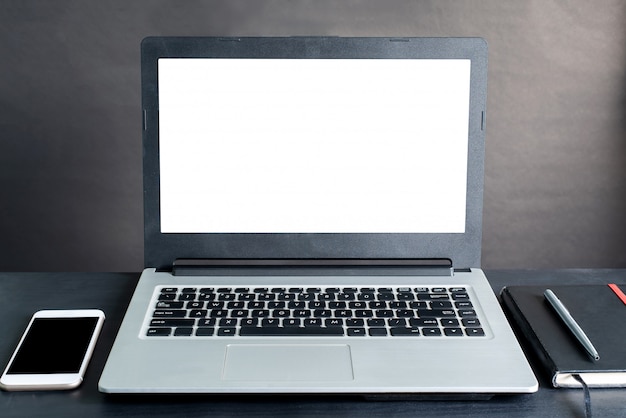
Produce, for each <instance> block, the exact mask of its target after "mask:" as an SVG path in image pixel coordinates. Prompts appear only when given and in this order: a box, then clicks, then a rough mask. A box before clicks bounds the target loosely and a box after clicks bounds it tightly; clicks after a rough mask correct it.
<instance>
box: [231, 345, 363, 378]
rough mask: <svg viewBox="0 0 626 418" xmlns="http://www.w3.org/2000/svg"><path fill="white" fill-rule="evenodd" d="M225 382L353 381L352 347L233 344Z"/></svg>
mask: <svg viewBox="0 0 626 418" xmlns="http://www.w3.org/2000/svg"><path fill="white" fill-rule="evenodd" d="M222 379H223V380H241V381H281V382H284V381H349V380H353V379H354V376H353V373H352V359H351V355H350V346H348V345H345V344H328V345H318V344H316V345H300V344H270V345H265V344H263V345H262V344H231V345H229V346H227V347H226V357H225V362H224V369H223V373H222Z"/></svg>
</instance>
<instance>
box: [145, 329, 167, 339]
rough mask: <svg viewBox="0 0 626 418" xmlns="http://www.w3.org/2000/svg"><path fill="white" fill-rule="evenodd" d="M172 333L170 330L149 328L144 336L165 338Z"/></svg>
mask: <svg viewBox="0 0 626 418" xmlns="http://www.w3.org/2000/svg"><path fill="white" fill-rule="evenodd" d="M171 333H172V329H171V328H149V329H148V332H147V333H146V335H147V336H148V337H167V336H169V335H170V334H171Z"/></svg>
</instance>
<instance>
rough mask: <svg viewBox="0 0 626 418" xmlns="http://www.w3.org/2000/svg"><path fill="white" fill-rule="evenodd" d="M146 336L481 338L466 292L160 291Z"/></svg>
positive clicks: (345, 289) (421, 289)
mask: <svg viewBox="0 0 626 418" xmlns="http://www.w3.org/2000/svg"><path fill="white" fill-rule="evenodd" d="M148 311H149V312H148V319H147V323H146V326H145V328H144V332H145V336H147V337H202V338H205V337H236V336H240V337H270V336H271V337H274V336H287V337H295V336H312V337H321V336H333V337H342V336H346V337H482V336H485V332H484V330H483V327H482V325H481V320H480V318H479V317H478V315H477V313H476V311H475V309H474V305H473V303H472V301H471V300H470V295H469V293H468V291H467V288H465V287H416V288H413V287H319V288H317V287H307V288H293V287H292V288H282V287H281V288H264V287H261V288H247V287H232V288H231V287H219V288H218V287H215V288H214V287H166V286H161V287H157V289H156V290H155V295H154V298H153V300H152V301H151V303H150V307H149V308H148Z"/></svg>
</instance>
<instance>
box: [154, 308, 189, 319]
mask: <svg viewBox="0 0 626 418" xmlns="http://www.w3.org/2000/svg"><path fill="white" fill-rule="evenodd" d="M152 316H153V317H154V318H184V317H185V316H187V311H186V310H184V309H157V310H156V311H154V313H153V314H152Z"/></svg>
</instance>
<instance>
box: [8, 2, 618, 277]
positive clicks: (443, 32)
mask: <svg viewBox="0 0 626 418" xmlns="http://www.w3.org/2000/svg"><path fill="white" fill-rule="evenodd" d="M148 35H225V36H227V35H231V36H246V35H268V36H269V35H276V36H283V35H285V36H286V35H339V36H481V37H484V38H485V39H487V41H488V43H489V46H490V68H489V98H488V118H487V162H486V180H485V209H484V238H483V267H485V268H509V267H510V268H551V267H626V198H625V196H626V118H625V116H626V2H624V1H623V0H602V1H594V2H589V1H586V0H572V1H545V0H535V1H519V0H514V1H511V0H482V1H481V0H474V1H463V0H431V1H417V0H416V1H410V0H366V1H356V0H344V1H341V0H336V1H328V0H310V1H295V0H292V1H285V0H282V1H281V0H251V1H244V0H225V1H199V0H196V1H191V0H188V1H175V0H172V1H165V0H137V1H129V0H112V1H99V0H76V1H69V0H55V1H47V0H41V1H33V0H2V1H1V2H0V270H3V271H25V270H26V271H45V270H53V271H72V270H75V271H139V270H140V269H141V268H142V267H143V250H142V245H143V244H142V239H143V238H142V200H141V199H142V186H141V131H140V121H141V118H140V94H139V93H140V78H139V43H140V41H141V39H142V38H143V37H145V36H148Z"/></svg>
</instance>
